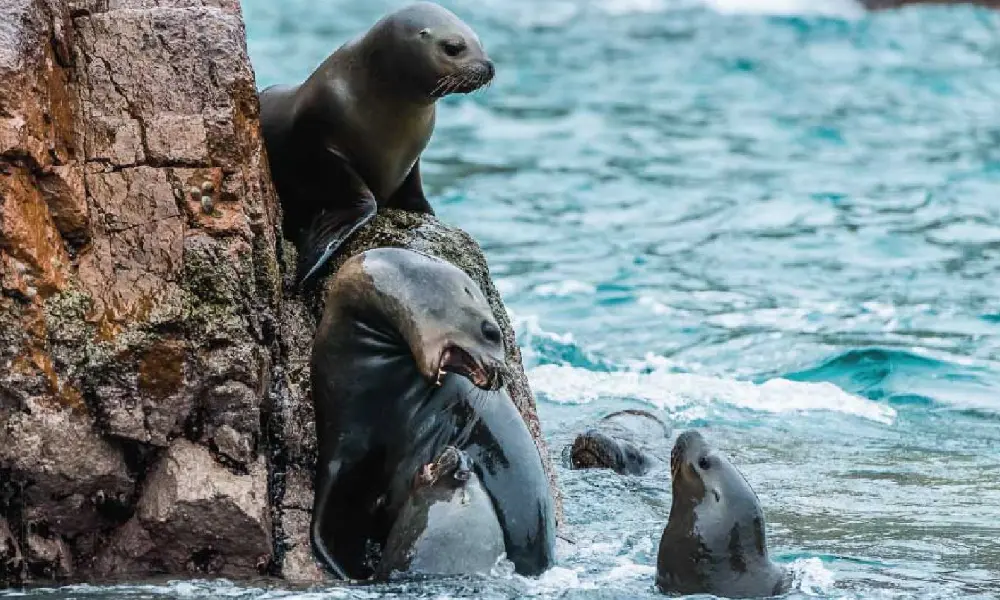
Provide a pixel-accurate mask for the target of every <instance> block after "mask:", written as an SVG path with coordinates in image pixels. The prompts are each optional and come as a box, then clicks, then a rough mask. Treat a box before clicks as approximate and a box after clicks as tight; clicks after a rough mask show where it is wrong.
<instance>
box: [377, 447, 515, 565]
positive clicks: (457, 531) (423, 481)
mask: <svg viewBox="0 0 1000 600" xmlns="http://www.w3.org/2000/svg"><path fill="white" fill-rule="evenodd" d="M503 553H504V539H503V530H502V529H501V527H500V523H499V522H498V521H497V517H496V513H495V511H494V509H493V504H492V503H491V501H490V497H489V495H488V494H487V493H486V491H485V490H484V489H483V486H482V483H481V482H480V480H479V476H478V475H477V474H476V472H475V470H474V469H473V464H472V458H471V457H469V455H468V454H466V453H465V452H464V451H462V450H459V449H458V448H455V447H454V446H448V447H446V448H445V449H444V450H443V451H442V452H441V454H440V455H439V456H438V457H437V459H436V460H435V461H434V462H432V463H428V464H426V465H424V467H423V468H422V469H421V470H420V471H419V472H418V473H417V474H416V475H415V476H414V478H413V490H412V492H411V493H410V497H409V498H408V499H407V501H406V504H405V505H404V506H403V508H402V510H400V513H399V517H398V518H397V519H396V523H395V524H394V525H393V527H392V531H390V532H389V539H388V540H387V541H386V544H385V550H384V551H383V552H382V560H381V562H380V563H379V567H378V569H377V570H376V572H375V579H388V578H390V577H393V576H396V575H398V574H407V575H411V576H412V575H462V574H469V573H487V572H489V571H490V569H492V568H493V567H494V566H495V565H496V564H497V561H498V560H499V559H500V557H501V556H502V555H503Z"/></svg>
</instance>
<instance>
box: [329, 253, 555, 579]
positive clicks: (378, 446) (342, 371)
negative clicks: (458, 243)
mask: <svg viewBox="0 0 1000 600" xmlns="http://www.w3.org/2000/svg"><path fill="white" fill-rule="evenodd" d="M311 367H312V394H313V403H314V406H315V409H316V435H317V441H318V445H319V449H318V450H319V453H318V454H319V455H318V459H317V469H316V499H315V503H314V507H313V524H312V532H311V538H312V544H313V549H314V551H315V552H316V555H317V556H318V557H319V558H320V559H321V560H322V561H323V562H324V563H325V564H326V565H327V566H328V567H329V568H330V569H331V570H332V571H334V572H335V573H337V574H338V575H340V576H341V577H344V578H351V579H364V578H367V577H369V576H370V575H371V574H372V573H373V572H374V569H375V567H376V566H377V565H378V559H379V554H380V553H381V550H382V548H384V546H385V543H386V540H387V539H388V537H389V533H390V530H391V528H392V526H393V525H394V524H395V523H396V521H397V518H398V516H399V514H400V511H401V510H402V507H403V505H404V504H405V502H406V501H407V499H408V498H409V496H410V492H411V488H412V483H413V477H414V475H415V474H417V472H418V471H420V470H421V469H422V468H423V467H424V465H426V464H428V463H430V462H432V461H433V460H434V459H435V458H436V457H437V456H439V455H440V453H441V452H442V451H443V450H444V449H445V448H446V447H447V446H454V447H456V448H458V449H460V450H463V451H465V452H466V453H467V454H468V455H469V457H470V458H471V460H472V462H473V470H474V471H475V473H476V476H477V477H478V478H479V480H480V482H481V483H482V486H483V489H485V490H486V493H487V495H488V496H489V497H490V500H491V501H492V505H493V507H494V508H495V513H496V518H497V520H498V521H499V523H500V528H501V529H502V530H503V537H504V548H505V551H506V553H507V558H508V559H509V560H510V561H511V562H512V563H513V564H514V568H515V570H516V571H517V572H519V573H522V574H528V575H534V574H538V573H540V572H542V571H544V570H545V569H547V568H548V567H549V566H550V565H551V564H552V561H553V556H554V551H555V516H554V503H553V499H552V494H551V490H550V488H549V483H548V479H547V477H546V475H545V472H544V471H543V469H542V460H541V456H540V455H539V453H538V450H537V448H536V446H535V443H534V441H533V440H532V437H531V434H530V433H529V431H528V428H527V426H526V425H525V423H524V421H523V420H522V418H521V416H520V414H519V413H518V411H517V408H516V407H515V406H514V403H513V402H512V401H511V399H510V396H509V395H508V394H507V392H506V391H505V390H504V389H503V387H502V385H503V383H504V379H505V374H506V367H505V362H504V342H503V336H502V335H501V333H500V328H499V327H498V326H497V324H496V321H495V320H494V318H493V313H492V312H491V310H490V306H489V304H488V303H487V301H486V298H485V297H484V296H483V294H482V292H481V291H480V290H479V288H478V287H477V286H476V284H475V283H474V282H473V281H472V279H470V278H469V276H468V275H466V274H465V273H464V272H463V271H461V270H460V269H458V268H457V267H455V266H453V265H451V264H450V263H447V262H445V261H443V260H440V259H436V258H432V257H430V256H427V255H425V254H421V253H419V252H414V251H411V250H402V249H396V248H378V249H374V250H369V251H367V252H364V253H361V254H359V255H357V256H354V257H352V258H351V259H349V260H348V261H347V262H345V263H344V265H343V266H342V267H341V268H340V269H339V270H338V271H337V274H336V275H335V276H334V277H333V279H332V281H331V283H330V284H329V287H328V292H327V296H326V303H325V306H324V312H323V318H322V321H321V322H320V325H319V329H318V330H317V333H316V337H315V340H314V342H313V352H312V359H311Z"/></svg>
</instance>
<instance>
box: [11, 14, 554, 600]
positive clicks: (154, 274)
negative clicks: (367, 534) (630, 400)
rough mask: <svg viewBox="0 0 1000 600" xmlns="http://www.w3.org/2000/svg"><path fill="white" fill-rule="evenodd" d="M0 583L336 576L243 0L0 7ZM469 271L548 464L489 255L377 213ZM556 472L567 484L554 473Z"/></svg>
mask: <svg viewBox="0 0 1000 600" xmlns="http://www.w3.org/2000/svg"><path fill="white" fill-rule="evenodd" d="M0 9H2V12H3V14H4V19H3V25H2V26H0V585H3V584H11V583H19V582H47V581H60V580H62V581H83V580H90V579H93V578H95V577H103V576H128V577H142V576H144V575H153V574H159V573H167V574H174V575H185V574H190V575H199V576H202V575H205V574H221V575H225V576H227V577H233V578H240V577H254V576H257V575H259V574H267V575H278V576H284V577H287V578H289V579H296V580H315V579H317V578H320V577H322V574H321V572H320V571H319V570H318V568H317V566H316V563H315V561H314V560H313V558H312V553H311V551H310V549H309V544H308V539H307V531H308V524H309V516H310V513H311V509H312V470H313V468H314V461H315V432H314V429H313V428H314V423H313V420H312V406H311V400H310V398H309V389H308V388H309V385H308V381H309V369H308V357H309V349H310V344H311V340H312V335H313V332H314V329H315V324H316V319H317V318H318V315H319V312H320V304H319V298H320V296H321V294H319V293H318V292H316V291H315V290H314V291H312V292H309V293H305V294H301V295H300V294H299V293H298V292H297V291H296V290H294V289H293V288H292V286H290V285H289V282H288V281H287V278H285V277H284V276H283V273H286V272H292V271H293V269H289V268H288V267H290V266H291V265H293V264H294V256H291V255H292V254H293V251H292V250H291V249H290V248H289V247H288V246H287V245H286V244H285V243H284V242H283V241H282V239H281V234H280V216H279V208H278V204H277V201H276V199H275V196H274V193H273V189H272V187H271V183H270V180H269V175H268V173H267V165H266V158H265V154H264V149H263V145H262V141H261V137H260V132H259V125H258V104H257V95H256V90H255V85H254V77H253V72H252V70H251V67H250V62H249V59H248V57H247V54H246V47H245V33H244V26H243V21H242V17H241V15H240V9H239V3H238V2H237V1H236V0H0ZM382 245H392V246H407V247H412V248H415V249H419V250H423V251H425V252H428V253H430V254H435V255H437V256H441V257H443V258H445V259H447V260H450V261H452V262H454V263H455V264H456V265H458V266H459V267H461V268H462V269H464V270H465V271H466V272H467V273H469V274H470V275H471V276H472V277H473V279H475V280H476V281H477V282H478V283H479V284H480V286H482V288H483V290H484V292H486V294H487V296H488V297H489V299H490V302H491V304H492V306H493V309H494V312H495V313H496V316H497V319H498V321H499V322H500V323H501V325H502V327H503V328H504V331H505V335H506V336H507V337H506V341H507V347H508V359H509V361H510V365H511V367H513V369H514V372H515V378H514V379H515V380H514V382H513V383H512V384H511V388H510V390H511V395H512V397H513V398H514V399H515V401H516V402H517V405H518V408H519V409H520V411H521V414H522V415H524V417H525V419H526V422H527V423H528V426H529V428H530V429H531V431H532V433H533V434H534V435H535V437H536V439H537V440H539V448H540V451H541V452H542V453H543V456H544V457H545V463H546V467H547V468H549V467H550V465H549V462H548V452H547V450H546V449H545V448H544V442H543V441H542V438H541V432H540V428H539V426H538V420H537V417H536V415H535V411H534V399H533V398H532V396H531V392H530V390H529V389H528V386H527V381H526V379H525V377H524V373H523V370H522V369H521V367H520V356H519V352H518V348H517V346H516V344H514V341H513V331H512V329H511V327H510V321H509V318H508V316H507V314H506V311H505V310H504V308H503V305H502V303H501V302H500V298H499V295H498V294H497V293H496V290H495V288H494V287H493V284H492V282H491V281H490V278H489V273H488V270H487V266H486V263H485V260H484V259H483V256H482V253H481V251H480V249H479V247H478V245H477V244H476V243H475V242H474V241H473V240H472V239H471V238H469V237H468V236H467V235H465V234H464V233H463V232H461V231H460V230H457V229H454V228H451V227H447V226H445V225H442V224H441V223H439V222H437V221H436V220H435V219H433V218H430V217H422V216H416V215H409V214H404V213H392V212H388V213H387V214H384V215H380V216H379V218H378V219H377V220H376V221H375V222H374V223H372V224H371V225H370V226H369V227H368V228H367V229H366V230H365V231H363V232H362V233H361V234H360V235H359V236H358V238H357V239H356V240H354V241H353V242H352V243H351V244H350V247H349V248H348V251H347V254H346V255H345V256H349V255H351V254H354V253H357V252H360V251H362V250H364V249H367V248H370V247H374V246H382ZM550 473H551V469H550Z"/></svg>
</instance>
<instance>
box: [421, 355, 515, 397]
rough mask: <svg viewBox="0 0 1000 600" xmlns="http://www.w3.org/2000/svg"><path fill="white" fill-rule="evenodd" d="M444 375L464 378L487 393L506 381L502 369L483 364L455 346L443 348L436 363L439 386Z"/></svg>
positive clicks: (501, 385)
mask: <svg viewBox="0 0 1000 600" xmlns="http://www.w3.org/2000/svg"><path fill="white" fill-rule="evenodd" d="M445 373H455V374H457V375H461V376H462V377H465V378H466V379H468V380H469V381H471V382H472V384H473V385H475V386H476V387H477V388H480V389H482V390H487V391H496V390H498V389H500V388H501V387H503V385H504V381H505V379H506V376H505V372H504V369H503V368H502V367H499V366H495V365H486V364H483V361H480V360H477V359H476V358H474V357H473V356H472V355H471V354H469V353H468V352H466V351H465V350H464V349H463V348H460V347H459V346H455V345H449V346H447V347H445V349H444V352H442V353H441V359H440V360H439V362H438V370H437V381H436V383H437V384H438V385H440V384H441V378H442V377H443V376H444V374H445Z"/></svg>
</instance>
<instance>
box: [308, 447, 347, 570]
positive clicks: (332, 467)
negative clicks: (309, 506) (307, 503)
mask: <svg viewBox="0 0 1000 600" xmlns="http://www.w3.org/2000/svg"><path fill="white" fill-rule="evenodd" d="M340 465H341V462H340V461H339V460H334V461H332V462H331V463H330V464H329V465H327V468H326V473H325V474H324V473H322V472H320V473H318V474H317V475H319V476H318V477H317V482H316V483H317V485H316V496H315V498H314V500H313V511H312V527H311V528H310V530H309V541H310V542H311V543H312V548H313V553H314V554H315V555H316V556H318V557H319V558H320V560H321V561H322V562H323V564H324V566H325V567H326V568H327V569H329V570H330V571H331V572H332V573H333V574H334V575H336V576H337V577H339V578H340V579H343V580H345V581H346V580H347V579H349V578H348V577H347V573H345V572H344V569H343V568H342V567H341V566H340V564H339V563H337V561H336V559H334V558H333V554H331V553H330V549H329V548H327V546H326V542H325V541H324V540H323V535H322V533H323V522H324V521H323V519H324V517H325V516H326V512H327V511H326V509H327V508H328V506H329V503H330V496H331V493H332V491H333V486H334V484H335V483H336V482H337V476H338V475H339V473H340Z"/></svg>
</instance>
